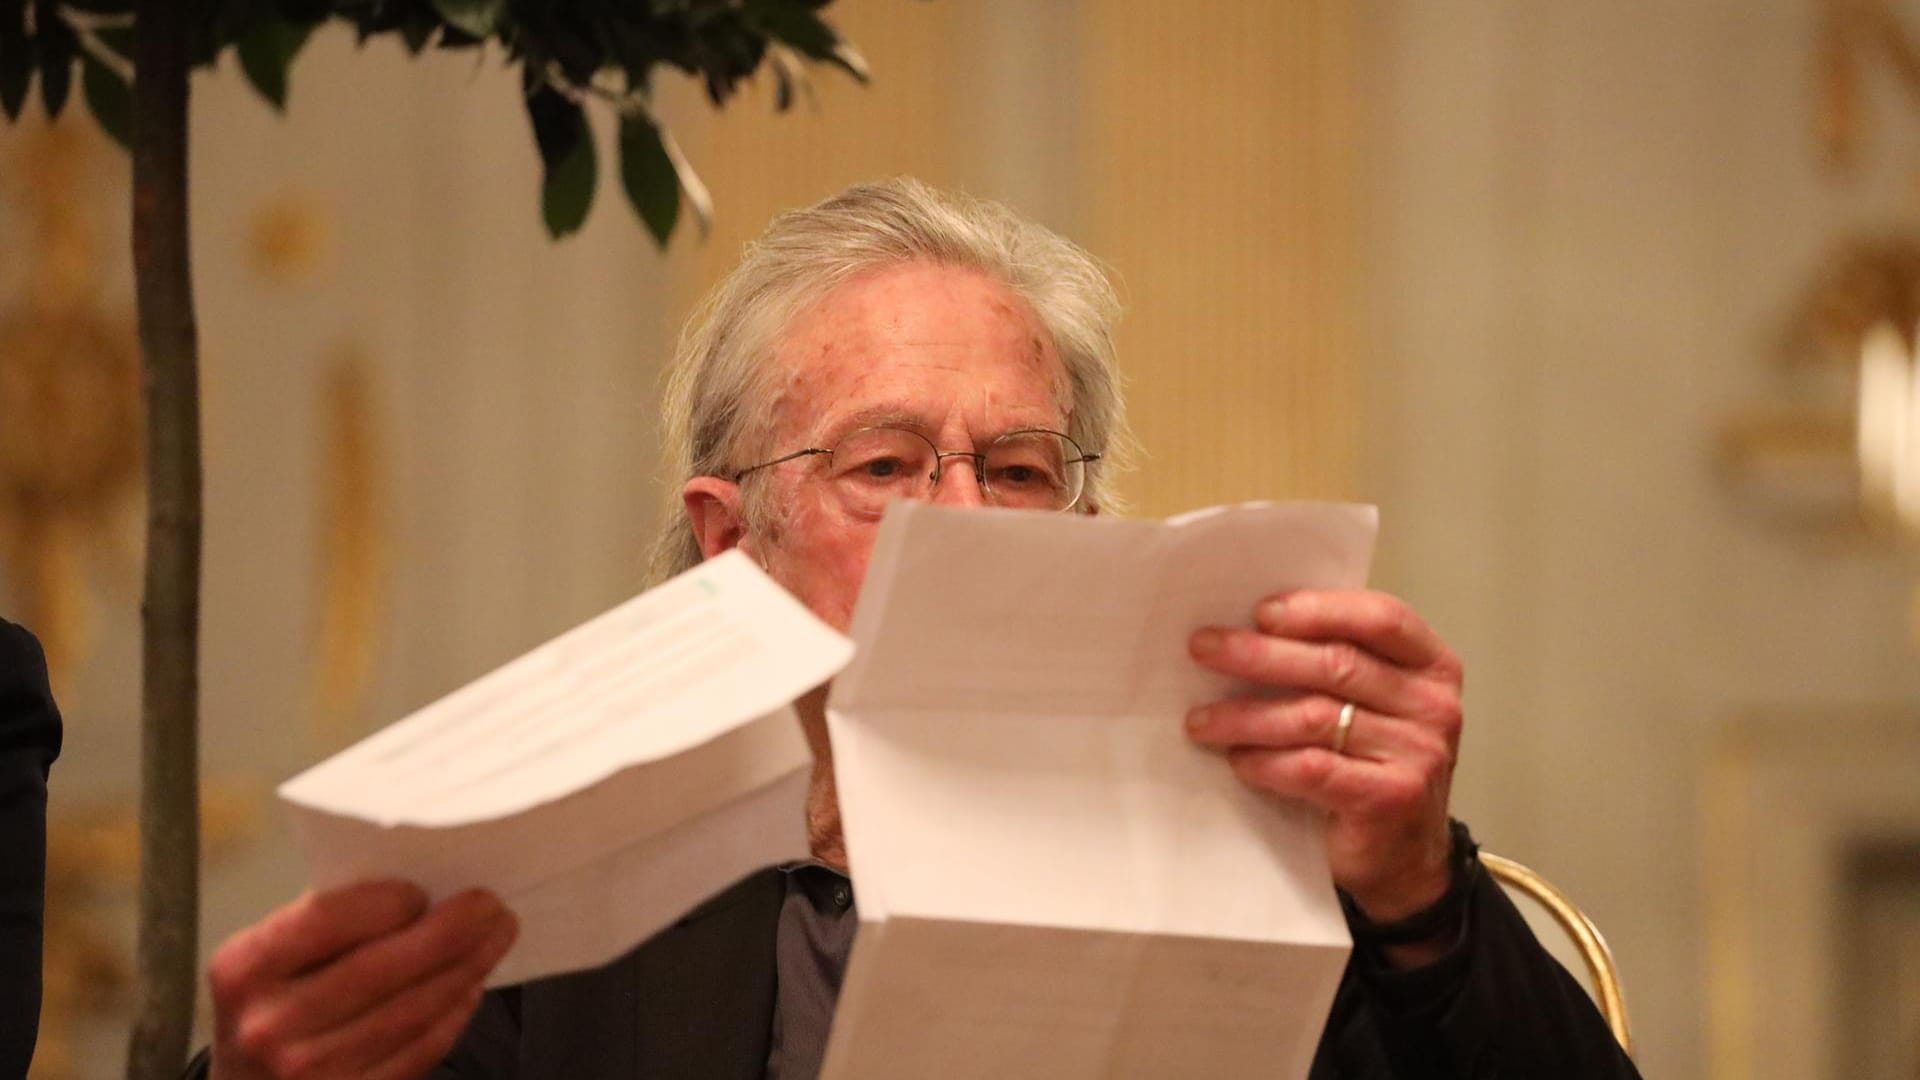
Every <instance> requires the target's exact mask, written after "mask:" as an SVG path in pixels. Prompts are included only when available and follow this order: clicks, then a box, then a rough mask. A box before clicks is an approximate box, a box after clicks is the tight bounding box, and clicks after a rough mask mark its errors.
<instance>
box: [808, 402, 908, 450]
mask: <svg viewBox="0 0 1920 1080" xmlns="http://www.w3.org/2000/svg"><path fill="white" fill-rule="evenodd" d="M869 427H900V428H907V429H909V430H911V431H918V432H920V433H922V434H925V433H927V431H928V429H929V428H931V427H932V425H931V424H929V423H927V418H926V417H925V416H924V415H922V414H920V413H916V412H912V411H910V410H908V409H905V408H902V407H900V406H898V405H876V406H870V407H868V408H865V409H861V410H860V411H858V412H855V413H851V414H849V415H847V416H843V417H840V418H839V419H837V420H835V421H834V422H832V423H831V424H828V425H827V426H826V427H823V428H821V429H820V432H819V437H820V439H821V440H823V441H826V442H831V441H832V440H834V439H838V438H841V437H843V436H845V435H846V434H847V433H848V432H852V431H858V430H859V429H861V428H869Z"/></svg>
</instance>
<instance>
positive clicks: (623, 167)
mask: <svg viewBox="0 0 1920 1080" xmlns="http://www.w3.org/2000/svg"><path fill="white" fill-rule="evenodd" d="M620 184H621V186H622V187H623V188H625V189H626V192H627V201H628V202H630V203H632V204H633V209H634V210H635V211H636V212H637V213H638V214H639V215H640V220H641V221H644V222H646V224H647V231H648V232H650V233H652V234H653V240H654V243H656V244H658V245H659V246H660V248H661V249H662V250H665V249H666V246H667V238H668V237H670V236H672V235H673V223H674V221H675V220H676V219H677V218H679V216H680V177H679V174H678V173H676V172H674V169H673V160H672V159H671V158H669V157H668V156H667V148H666V147H665V146H663V145H661V143H660V131H659V129H658V128H656V127H654V126H653V123H652V122H651V121H649V120H648V119H647V118H646V117H644V116H627V117H622V118H621V120H620Z"/></svg>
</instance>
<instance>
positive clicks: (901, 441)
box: [828, 427, 1086, 512]
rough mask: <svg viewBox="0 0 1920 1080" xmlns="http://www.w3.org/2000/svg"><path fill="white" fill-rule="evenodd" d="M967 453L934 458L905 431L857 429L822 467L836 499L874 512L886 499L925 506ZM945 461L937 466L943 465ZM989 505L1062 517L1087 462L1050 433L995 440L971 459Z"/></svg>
mask: <svg viewBox="0 0 1920 1080" xmlns="http://www.w3.org/2000/svg"><path fill="white" fill-rule="evenodd" d="M968 456H971V455H966V454H946V455H943V454H940V453H939V452H938V451H936V450H935V449H934V446H933V444H932V443H931V442H928V441H927V439H926V438H925V437H924V436H922V435H920V434H919V433H917V432H913V431H908V430H906V429H904V428H891V427H875V428H861V429H860V430H858V431H855V432H853V433H851V434H849V435H847V436H846V437H845V438H843V439H841V440H840V442H839V443H838V444H837V445H835V446H834V447H833V453H832V456H831V458H829V464H828V468H829V470H830V473H829V475H830V477H831V479H832V481H833V483H834V485H835V486H836V487H837V488H838V489H839V490H840V492H841V494H842V496H843V497H844V498H846V499H847V500H848V501H849V503H850V504H851V505H852V506H853V507H854V508H855V509H859V510H865V511H869V512H878V511H879V510H881V509H882V508H884V506H885V504H886V502H887V501H888V500H890V499H925V498H928V497H930V496H931V495H932V493H933V487H934V479H933V477H934V474H935V473H936V472H941V473H944V472H945V471H946V470H950V469H953V468H955V467H956V466H957V465H958V464H959V463H958V462H957V461H955V460H951V459H953V458H962V457H968ZM943 458H944V459H947V460H942V459H943ZM973 463H974V466H975V467H976V468H978V469H979V470H980V480H981V482H982V484H983V488H984V491H985V495H986V498H987V501H989V502H991V503H994V504H995V505H998V506H1006V507H1012V508H1015V509H1029V510H1064V509H1066V508H1067V507H1069V506H1072V505H1073V503H1074V501H1075V500H1077V499H1078V498H1079V497H1080V490H1081V487H1082V485H1083V484H1084V482H1085V479H1086V463H1085V462H1084V461H1083V460H1081V454H1080V451H1079V449H1078V447H1076V446H1075V445H1074V444H1073V443H1072V441H1070V440H1068V439H1067V438H1065V437H1064V436H1061V435H1057V434H1055V433H1053V432H1050V431H1016V432H1011V433H1009V434H1007V435H1003V436H1001V437H1000V438H999V439H996V440H994V442H993V443H992V444H990V445H989V446H988V447H987V449H986V451H985V453H984V454H982V455H981V456H980V457H978V458H975V459H974V462H973Z"/></svg>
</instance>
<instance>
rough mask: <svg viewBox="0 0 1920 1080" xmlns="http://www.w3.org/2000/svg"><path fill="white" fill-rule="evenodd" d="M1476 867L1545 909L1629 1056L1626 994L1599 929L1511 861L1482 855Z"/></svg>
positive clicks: (1565, 899)
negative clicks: (1580, 963)
mask: <svg viewBox="0 0 1920 1080" xmlns="http://www.w3.org/2000/svg"><path fill="white" fill-rule="evenodd" d="M1480 865H1482V866H1484V867H1486V868H1487V871H1488V872H1489V873H1491V874H1492V875H1493V877H1494V880H1496V881H1498V882H1500V884H1502V885H1504V886H1506V887H1507V888H1508V889H1510V890H1512V891H1514V892H1518V893H1520V894H1522V895H1524V896H1526V897H1527V898H1528V899H1530V900H1532V901H1533V902H1535V903H1537V904H1539V905H1540V906H1541V907H1542V908H1545V909H1546V911H1547V914H1549V915H1552V916H1553V921H1554V922H1556V923H1558V924H1560V928H1561V929H1562V930H1565V931H1566V932H1567V936H1568V937H1570V938H1572V939H1573V943H1574V946H1575V947H1576V948H1577V949H1579V951H1580V958H1581V959H1582V960H1584V961H1586V964H1587V974H1588V975H1589V976H1590V977H1591V980H1592V983H1593V994H1594V1000H1595V1001H1596V1003H1598V1005H1599V1006H1600V1015H1601V1016H1604V1017H1605V1018H1606V1020H1607V1026H1608V1027H1609V1028H1612V1029H1613V1037H1614V1038H1616V1039H1618V1040H1620V1048H1621V1049H1623V1050H1625V1051H1626V1052H1627V1054H1628V1056H1632V1054H1633V1036H1632V1034H1631V1033H1630V1032H1629V1031H1628V1029H1627V999H1626V994H1625V993H1624V992H1623V991H1622V990H1621V988H1620V972H1619V969H1618V968H1616V967H1615V966H1614V962H1613V950H1611V949H1609V948H1607V940H1606V939H1605V938H1603V937H1601V936H1600V928H1599V927H1597V926H1595V925H1594V924H1593V920H1592V919H1589V918H1587V914H1586V912H1584V911H1581V910H1580V908H1579V907H1578V906H1576V905H1575V904H1574V902H1573V901H1572V900H1571V899H1569V898H1568V897H1567V894H1566V893H1563V892H1561V891H1560V890H1559V889H1558V888H1556V887H1554V884H1553V883H1552V882H1550V881H1548V880H1547V879H1546V878H1543V877H1541V876H1540V875H1539V874H1537V873H1535V872H1533V871H1532V870H1531V869H1528V868H1527V867H1525V866H1522V865H1521V864H1519V863H1517V862H1514V861H1513V860H1512V859H1509V858H1505V857H1503V856H1500V855H1495V854H1493V853H1492V852H1490V851H1482V852H1481V853H1480Z"/></svg>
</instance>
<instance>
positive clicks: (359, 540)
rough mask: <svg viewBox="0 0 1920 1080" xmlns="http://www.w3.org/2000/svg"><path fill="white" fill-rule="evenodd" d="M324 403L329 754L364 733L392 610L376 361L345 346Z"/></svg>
mask: <svg viewBox="0 0 1920 1080" xmlns="http://www.w3.org/2000/svg"><path fill="white" fill-rule="evenodd" d="M323 378H324V381H323V385H322V393H321V396H320V409H321V416H320V430H321V438H322V439H323V445H322V446H321V450H320V452H321V458H320V470H321V472H320V483H319V498H320V514H319V521H320V529H321V534H320V544H319V551H320V566H319V573H318V575H317V576H318V579H319V582H320V603H319V610H320V622H319V631H318V641H317V649H316V657H315V670H314V692H315V700H316V702H317V705H318V717H317V723H316V729H315V734H316V735H317V736H318V737H319V739H320V741H321V743H322V745H323V746H324V747H327V748H332V747H334V746H339V745H344V744H346V743H347V742H350V741H352V740H353V739H354V738H356V737H358V736H359V735H361V734H363V731H362V730H361V729H362V726H363V725H362V723H361V720H362V717H363V715H364V713H365V711H366V699H367V694H368V690H369V688H370V686H371V683H372V679H373V673H374V668H375V662H376V659H377V657H378V655H379V650H380V644H381V638H382V634H381V628H382V624H383V620H384V618H385V613H386V611H387V599H388V598H387V581H388V567H389V552H388V544H387V514H386V507H387V500H386V473H387V469H386V466H385V461H386V453H385V445H384V442H383V440H382V439H381V438H380V433H379V424H378V421H377V420H376V407H375V395H374V390H373V376H372V364H371V363H369V361H368V360H367V358H366V356H365V355H364V354H363V353H362V352H361V351H360V350H359V349H357V348H353V347H346V348H342V349H341V350H340V351H339V352H338V353H337V354H336V355H335V356H334V357H333V359H332V360H331V362H330V363H329V364H328V366H327V370H326V373H325V375H324V377H323Z"/></svg>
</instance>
